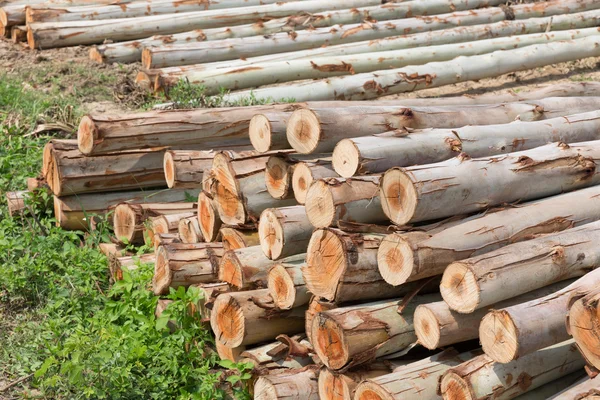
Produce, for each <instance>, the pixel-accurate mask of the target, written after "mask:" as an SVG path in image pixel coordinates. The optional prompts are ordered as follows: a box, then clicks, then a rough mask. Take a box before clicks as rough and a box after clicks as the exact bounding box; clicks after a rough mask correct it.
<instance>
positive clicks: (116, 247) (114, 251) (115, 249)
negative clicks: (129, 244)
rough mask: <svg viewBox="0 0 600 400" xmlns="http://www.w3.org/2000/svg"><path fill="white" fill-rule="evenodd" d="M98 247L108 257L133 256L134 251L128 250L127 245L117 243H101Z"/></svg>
mask: <svg viewBox="0 0 600 400" xmlns="http://www.w3.org/2000/svg"><path fill="white" fill-rule="evenodd" d="M98 249H99V250H100V252H101V253H102V254H104V255H105V256H106V257H108V258H110V257H123V256H132V255H133V253H132V252H131V251H129V250H127V248H126V247H124V246H122V245H120V244H116V243H100V244H99V245H98Z"/></svg>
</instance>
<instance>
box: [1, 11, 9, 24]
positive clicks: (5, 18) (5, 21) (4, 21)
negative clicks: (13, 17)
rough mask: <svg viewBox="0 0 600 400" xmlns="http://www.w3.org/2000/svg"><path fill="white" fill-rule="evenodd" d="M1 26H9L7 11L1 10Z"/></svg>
mask: <svg viewBox="0 0 600 400" xmlns="http://www.w3.org/2000/svg"><path fill="white" fill-rule="evenodd" d="M0 25H2V26H3V27H6V26H8V15H6V11H4V10H3V9H2V8H0Z"/></svg>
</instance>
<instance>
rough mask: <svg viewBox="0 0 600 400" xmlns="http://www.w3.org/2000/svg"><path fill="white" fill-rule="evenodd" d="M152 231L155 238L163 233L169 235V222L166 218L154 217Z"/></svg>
mask: <svg viewBox="0 0 600 400" xmlns="http://www.w3.org/2000/svg"><path fill="white" fill-rule="evenodd" d="M152 230H153V231H154V235H155V236H158V235H160V234H161V233H169V222H168V221H167V219H166V218H164V216H160V217H154V218H153V219H152Z"/></svg>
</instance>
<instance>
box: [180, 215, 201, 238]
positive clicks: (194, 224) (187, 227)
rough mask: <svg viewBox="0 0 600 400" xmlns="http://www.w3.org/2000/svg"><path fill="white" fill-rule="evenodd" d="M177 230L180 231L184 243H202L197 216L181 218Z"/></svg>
mask: <svg viewBox="0 0 600 400" xmlns="http://www.w3.org/2000/svg"><path fill="white" fill-rule="evenodd" d="M177 231H178V232H179V238H180V239H181V241H182V242H183V243H200V242H201V241H202V234H201V233H200V225H199V224H198V219H197V218H196V217H194V218H193V219H190V218H183V219H181V220H180V221H179V225H178V226H177Z"/></svg>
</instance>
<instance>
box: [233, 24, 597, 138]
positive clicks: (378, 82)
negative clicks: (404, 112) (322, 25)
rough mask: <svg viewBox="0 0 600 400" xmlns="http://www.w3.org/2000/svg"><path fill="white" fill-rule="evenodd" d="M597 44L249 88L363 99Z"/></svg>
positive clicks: (263, 93) (265, 94)
mask: <svg viewBox="0 0 600 400" xmlns="http://www.w3.org/2000/svg"><path fill="white" fill-rule="evenodd" d="M598 44H599V43H598V39H597V38H596V37H594V36H590V37H587V38H582V39H576V40H569V41H561V42H553V43H545V44H537V45H532V46H527V47H524V48H520V49H514V50H498V51H495V52H493V53H489V54H483V55H476V56H469V57H458V58H456V59H454V60H450V61H441V62H432V63H429V64H425V65H422V66H409V67H404V68H398V69H390V70H385V71H377V72H369V73H363V74H356V75H350V76H338V77H333V78H329V79H326V80H316V81H310V82H304V83H296V84H290V85H285V86H276V87H269V88H263V89H257V90H253V91H252V93H253V95H254V97H255V98H258V99H264V98H272V99H282V98H293V99H295V100H296V101H305V100H312V101H316V100H334V99H337V100H342V99H343V100H367V99H373V98H377V97H381V96H384V95H386V96H387V95H392V94H398V93H405V92H413V91H415V90H420V89H424V88H433V87H440V86H444V85H450V84H454V83H459V82H465V81H471V80H478V79H483V78H491V77H495V76H499V75H502V74H506V73H510V72H517V71H523V70H526V69H534V68H539V67H543V66H546V65H550V64H553V63H557V62H568V61H573V60H577V59H581V58H587V57H597V56H598V55H600V46H598ZM517 60H518V61H517ZM248 96H249V92H248V91H239V92H235V93H232V94H229V95H228V96H225V99H226V100H227V101H239V100H240V99H244V98H247V97H248ZM288 139H289V138H288ZM290 144H292V143H290Z"/></svg>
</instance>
